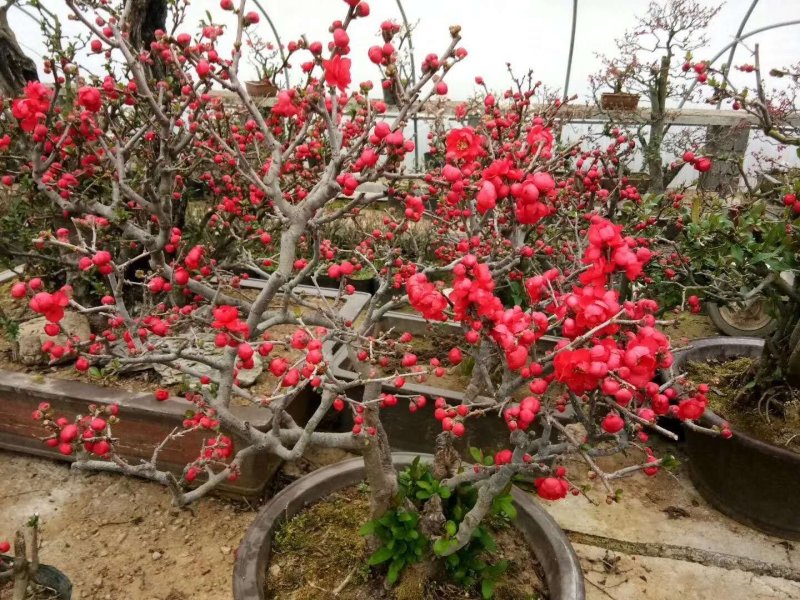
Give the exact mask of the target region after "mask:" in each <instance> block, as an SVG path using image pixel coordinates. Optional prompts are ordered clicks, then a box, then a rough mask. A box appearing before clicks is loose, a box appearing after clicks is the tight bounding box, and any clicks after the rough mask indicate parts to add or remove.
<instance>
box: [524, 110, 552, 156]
mask: <svg viewBox="0 0 800 600" xmlns="http://www.w3.org/2000/svg"><path fill="white" fill-rule="evenodd" d="M537 120H540V119H537ZM540 145H541V148H542V149H541V151H539V146H540ZM528 146H530V149H531V152H537V151H539V153H540V154H541V155H545V156H544V158H547V156H546V155H548V154H550V150H551V149H552V148H553V134H552V132H551V131H550V130H549V129H548V128H547V127H545V126H543V125H542V124H541V123H536V124H534V126H533V127H531V129H530V131H529V132H528Z"/></svg>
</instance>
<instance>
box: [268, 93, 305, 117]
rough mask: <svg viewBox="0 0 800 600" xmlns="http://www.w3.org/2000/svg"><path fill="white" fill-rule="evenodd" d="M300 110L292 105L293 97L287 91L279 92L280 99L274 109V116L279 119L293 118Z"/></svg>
mask: <svg viewBox="0 0 800 600" xmlns="http://www.w3.org/2000/svg"><path fill="white" fill-rule="evenodd" d="M299 112H300V110H299V109H298V108H297V107H296V106H295V105H294V104H292V97H291V95H290V94H289V92H287V91H286V90H281V91H280V92H278V98H277V101H276V102H275V106H273V107H272V114H273V115H276V116H278V117H293V116H295V115H296V114H297V113H299Z"/></svg>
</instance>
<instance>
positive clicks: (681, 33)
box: [590, 0, 720, 193]
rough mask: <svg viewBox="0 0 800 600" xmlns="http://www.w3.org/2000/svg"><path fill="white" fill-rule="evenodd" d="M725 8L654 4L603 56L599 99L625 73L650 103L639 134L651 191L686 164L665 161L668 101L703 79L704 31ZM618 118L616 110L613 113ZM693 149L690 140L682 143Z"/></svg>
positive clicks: (596, 86) (596, 79)
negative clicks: (698, 58) (695, 59)
mask: <svg viewBox="0 0 800 600" xmlns="http://www.w3.org/2000/svg"><path fill="white" fill-rule="evenodd" d="M719 10H720V7H719V6H716V7H708V6H707V5H706V4H704V3H703V2H699V1H697V0H667V1H666V2H655V1H653V2H650V4H649V5H648V8H647V12H646V13H645V15H644V16H642V17H640V18H638V19H637V23H636V26H635V27H634V28H633V29H631V30H629V31H627V32H626V33H625V35H624V36H623V37H622V38H621V39H618V40H617V41H616V44H617V54H616V55H615V56H613V57H609V56H602V55H601V56H600V57H599V58H600V59H601V61H602V62H603V70H602V71H600V72H599V73H597V74H595V75H593V76H592V77H590V83H591V85H592V89H593V90H594V94H595V99H596V101H597V102H598V104H599V98H598V93H599V92H601V91H602V90H603V89H604V88H610V89H617V88H618V87H619V83H620V81H619V80H620V77H622V78H623V79H624V81H623V82H622V83H623V85H622V86H621V87H622V89H623V91H626V92H630V93H634V94H640V95H642V96H644V98H645V99H646V100H647V101H648V102H649V103H650V116H649V119H647V120H646V121H644V122H643V123H642V125H643V126H642V127H640V128H639V130H638V133H637V137H638V140H639V145H640V147H641V149H642V152H643V154H644V163H645V165H646V168H647V171H648V173H649V175H650V184H649V191H651V192H654V193H661V192H663V191H664V190H665V189H666V187H667V185H669V183H670V182H671V181H672V180H673V179H674V177H675V176H676V175H677V174H678V171H679V170H680V168H681V167H682V166H683V165H682V164H679V165H674V166H672V167H670V166H669V163H668V162H666V161H665V160H664V157H663V150H664V140H665V137H666V136H667V133H668V132H669V131H670V124H669V123H668V118H667V117H668V111H669V103H670V101H671V100H676V99H682V98H683V97H684V95H685V94H686V93H687V90H688V87H689V84H691V82H692V81H693V80H694V78H696V77H698V76H699V77H703V75H702V68H703V65H702V64H700V65H698V68H699V69H701V71H700V73H698V72H695V71H693V70H692V69H691V66H690V63H689V61H690V60H691V58H692V55H693V53H694V52H696V51H697V50H698V49H700V48H704V47H705V46H706V45H707V43H708V40H707V38H706V35H705V31H706V29H707V27H708V25H709V23H710V22H711V20H712V19H713V18H714V16H716V14H717V13H718V12H719ZM611 118H612V121H613V114H612V115H611ZM678 147H681V148H683V149H685V148H688V147H689V146H688V144H687V143H686V141H683V142H681V143H680V144H678Z"/></svg>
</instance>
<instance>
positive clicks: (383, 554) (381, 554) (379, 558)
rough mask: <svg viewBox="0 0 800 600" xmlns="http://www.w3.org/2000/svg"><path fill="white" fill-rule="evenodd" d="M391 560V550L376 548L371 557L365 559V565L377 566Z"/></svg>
mask: <svg viewBox="0 0 800 600" xmlns="http://www.w3.org/2000/svg"><path fill="white" fill-rule="evenodd" d="M390 558H392V550H391V549H390V548H388V547H387V546H384V547H382V548H378V549H377V550H376V551H375V552H374V553H373V554H372V556H370V557H369V558H368V559H367V564H368V565H370V566H374V565H379V564H381V563H383V562H386V561H387V560H389V559H390Z"/></svg>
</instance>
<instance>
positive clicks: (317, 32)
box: [10, 0, 800, 99]
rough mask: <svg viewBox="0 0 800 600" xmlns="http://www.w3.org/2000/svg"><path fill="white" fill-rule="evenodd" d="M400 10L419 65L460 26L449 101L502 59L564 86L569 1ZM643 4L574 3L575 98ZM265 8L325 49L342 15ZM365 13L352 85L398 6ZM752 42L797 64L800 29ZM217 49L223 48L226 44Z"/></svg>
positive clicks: (622, 0) (310, 6) (730, 13)
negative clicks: (459, 53) (460, 55)
mask: <svg viewBox="0 0 800 600" xmlns="http://www.w3.org/2000/svg"><path fill="white" fill-rule="evenodd" d="M41 1H42V2H43V3H44V4H45V5H46V6H48V8H51V9H52V10H54V11H55V12H56V13H57V14H59V15H62V16H64V17H65V16H66V15H67V13H68V10H67V8H66V7H65V6H64V5H63V2H62V0H41ZM750 2H751V0H729V1H728V2H727V3H725V4H724V6H723V8H722V10H721V11H720V14H719V15H718V16H717V17H716V19H715V20H714V22H713V23H712V26H711V28H710V31H709V34H708V37H709V39H710V44H709V48H708V52H707V55H700V54H698V56H697V58H698V59H703V58H710V57H711V56H712V55H714V54H716V53H717V52H718V51H719V50H720V49H721V48H722V47H724V46H725V45H726V44H728V43H729V42H730V41H731V40H732V39H733V36H734V34H735V32H736V29H737V27H738V25H739V22H740V21H741V18H742V16H743V15H744V13H745V12H746V10H747V8H748V6H749V5H750ZM403 4H404V7H405V10H406V14H407V16H408V18H409V20H410V21H411V22H412V23H414V22H417V21H419V25H418V27H417V29H416V32H415V34H414V35H415V39H414V42H415V45H416V48H417V50H416V55H417V64H419V62H420V61H421V59H422V57H424V55H425V54H427V53H429V52H436V53H440V52H441V51H442V50H443V49H444V48H445V46H446V44H447V43H448V42H449V34H448V27H449V26H450V25H452V24H459V25H461V26H462V35H463V45H464V47H465V48H466V49H467V50H468V51H469V56H468V57H467V59H466V60H465V61H464V62H463V63H462V64H460V65H459V66H458V67H457V68H456V69H454V70H453V71H452V72H451V73H450V74H449V75H448V83H449V87H450V96H451V97H452V98H456V99H460V98H464V97H467V96H469V95H471V94H472V93H473V92H474V91H475V85H474V77H475V76H476V75H482V76H483V77H484V78H485V79H486V81H487V83H488V84H489V85H490V87H492V88H494V89H501V88H504V87H505V86H506V85H507V83H508V79H507V77H506V69H505V63H506V62H511V63H512V65H513V66H514V67H515V70H517V71H519V72H522V71H524V70H525V69H527V68H528V67H531V68H533V69H534V72H535V76H536V77H537V78H538V79H540V80H541V81H543V82H544V83H545V84H547V85H548V86H551V87H556V88H561V87H562V86H563V82H564V75H565V68H566V62H567V53H568V48H569V34H570V24H571V23H570V20H571V14H572V0H404V1H403ZM647 4H648V0H578V25H577V38H576V47H575V57H574V61H573V70H572V78H571V84H570V91H571V92H572V93H578V94H581V95H582V96H584V95H586V94H588V85H587V77H588V75H589V74H590V73H592V72H594V71H596V70H597V68H598V66H599V63H598V61H597V60H596V58H595V53H597V52H605V53H612V52H613V50H614V43H613V40H614V38H615V37H618V36H620V35H621V34H622V33H623V32H624V30H625V29H626V28H629V27H630V26H631V25H633V23H634V17H635V15H636V14H639V13H642V12H644V11H645V9H646V8H647ZM262 6H264V7H265V8H266V10H267V11H269V13H270V15H271V17H272V19H273V21H274V22H275V24H276V26H277V28H278V30H279V32H280V35H281V37H282V39H283V41H284V43H286V42H287V41H289V40H290V39H296V38H297V37H299V35H300V34H301V33H306V34H307V35H308V39H309V40H321V41H323V42H324V43H327V41H328V40H329V39H330V34H329V33H328V31H327V29H328V26H329V25H330V23H331V22H332V21H333V20H334V19H338V18H341V17H342V16H343V15H344V14H345V9H346V6H345V4H344V2H342V0H263V1H262ZM370 7H371V9H372V11H371V12H372V14H371V15H370V16H369V17H368V18H367V19H359V20H357V21H356V22H355V23H354V24H353V25H352V26H351V28H350V37H351V48H352V50H353V57H354V59H355V60H354V66H353V80H354V81H355V82H359V81H364V80H367V79H372V80H373V81H375V80H377V70H376V69H375V67H374V66H373V65H372V64H371V63H370V62H369V61H368V59H367V58H366V50H367V48H368V47H369V46H371V45H373V44H375V43H378V36H377V31H378V26H379V24H380V22H381V21H382V20H383V19H385V18H390V19H396V20H397V21H400V13H399V11H398V8H397V4H396V2H395V0H372V1H370ZM252 8H255V7H252ZM207 10H208V11H211V12H212V14H215V15H219V14H220V12H221V11H220V9H219V3H218V0H193V2H192V6H191V8H190V10H189V14H190V18H189V21H188V22H187V26H186V30H187V31H188V32H189V33H195V31H196V28H195V25H196V24H197V22H198V19H199V18H200V17H201V16H202V15H203V14H204V13H205V11H207ZM233 18H234V17H233V15H232V14H230V13H225V14H224V17H223V19H224V21H227V22H229V23H231V24H232V22H233ZM796 19H800V0H760V2H759V4H758V6H757V7H756V9H755V12H754V13H753V15H752V16H751V17H750V20H749V22H748V25H747V27H746V28H745V31H749V30H752V29H756V28H758V27H762V26H764V25H769V24H773V23H776V22H781V21H789V20H796ZM10 20H11V24H12V27H14V30H15V31H16V32H17V36H18V38H19V40H20V41H21V42H22V43H23V44H24V46H25V47H26V48H27V49H28V50H29V51H30V52H31V54H32V55H34V56H36V54H41V52H42V44H41V41H40V40H39V37H40V36H39V31H38V29H37V28H36V26H35V24H33V23H32V22H31V21H30V19H28V18H27V17H25V16H24V15H22V14H21V13H19V12H18V11H13V10H12V13H11V14H10ZM64 20H65V21H66V19H64ZM77 27H79V26H78V25H76V24H74V23H69V22H65V29H66V30H67V31H75V30H76V28H77ZM258 27H260V28H261V29H260V33H261V34H262V37H264V38H266V39H271V38H272V36H271V33H270V31H269V28H268V25H267V23H266V21H265V20H263V19H262V21H261V23H260V24H259V25H258ZM228 37H230V36H228ZM755 42H758V43H760V44H761V55H762V63H763V64H764V66H765V67H766V68H767V69H768V68H771V67H779V66H786V65H788V64H791V63H792V62H797V61H798V60H800V26H797V25H795V26H789V27H785V28H783V29H778V30H773V31H771V32H767V33H764V34H759V35H757V36H754V37H753V38H751V39H750V40H748V42H747V43H748V44H752V43H755ZM221 46H222V47H221V49H224V48H225V47H227V48H228V49H229V46H226V45H225V44H222V45H221ZM33 51H36V52H35V53H34V52H33ZM747 58H749V57H748V52H747V51H746V49H744V48H742V47H740V49H739V50H738V51H737V59H736V61H735V62H736V63H739V64H741V62H745V61H746V60H747ZM245 68H247V67H245Z"/></svg>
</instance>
